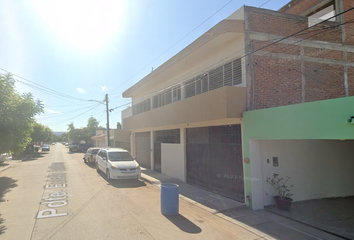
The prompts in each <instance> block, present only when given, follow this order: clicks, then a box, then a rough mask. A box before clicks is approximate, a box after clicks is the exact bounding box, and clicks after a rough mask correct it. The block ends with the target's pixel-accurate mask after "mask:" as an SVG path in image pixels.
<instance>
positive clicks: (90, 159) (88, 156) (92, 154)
mask: <svg viewBox="0 0 354 240" xmlns="http://www.w3.org/2000/svg"><path fill="white" fill-rule="evenodd" d="M99 150H100V148H89V149H87V151H86V153H85V155H84V162H85V163H88V164H91V163H95V162H96V157H97V153H98V151H99Z"/></svg>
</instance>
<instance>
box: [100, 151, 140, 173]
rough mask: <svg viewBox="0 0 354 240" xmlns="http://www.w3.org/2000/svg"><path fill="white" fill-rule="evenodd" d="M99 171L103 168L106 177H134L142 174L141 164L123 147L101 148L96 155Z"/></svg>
mask: <svg viewBox="0 0 354 240" xmlns="http://www.w3.org/2000/svg"><path fill="white" fill-rule="evenodd" d="M96 168H97V172H98V171H99V170H101V171H102V172H103V173H105V174H106V179H107V180H110V179H134V178H139V177H140V176H141V169H140V166H139V164H138V163H137V162H136V161H135V159H134V158H133V157H132V156H131V155H130V153H129V152H128V151H127V150H125V149H122V148H108V149H105V148H101V149H100V150H99V151H98V153H97V157H96Z"/></svg>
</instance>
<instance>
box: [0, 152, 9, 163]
mask: <svg viewBox="0 0 354 240" xmlns="http://www.w3.org/2000/svg"><path fill="white" fill-rule="evenodd" d="M11 159H12V155H11V154H10V153H1V155H0V163H3V162H5V161H9V160H11Z"/></svg>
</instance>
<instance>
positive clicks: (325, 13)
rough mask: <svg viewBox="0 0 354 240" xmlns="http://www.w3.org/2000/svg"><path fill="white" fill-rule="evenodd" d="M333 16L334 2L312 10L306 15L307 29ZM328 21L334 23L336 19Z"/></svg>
mask: <svg viewBox="0 0 354 240" xmlns="http://www.w3.org/2000/svg"><path fill="white" fill-rule="evenodd" d="M335 15H336V8H335V1H330V2H329V3H327V4H326V5H324V6H321V7H319V8H317V9H315V10H313V11H312V12H311V14H309V15H308V21H309V27H311V26H313V25H315V24H317V23H319V22H322V21H324V20H326V19H329V18H331V17H333V16H335ZM328 21H332V22H334V21H336V18H335V17H333V18H331V19H329V20H328Z"/></svg>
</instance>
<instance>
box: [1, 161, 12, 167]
mask: <svg viewBox="0 0 354 240" xmlns="http://www.w3.org/2000/svg"><path fill="white" fill-rule="evenodd" d="M9 165H10V164H9V163H8V162H3V163H0V167H6V166H9Z"/></svg>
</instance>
